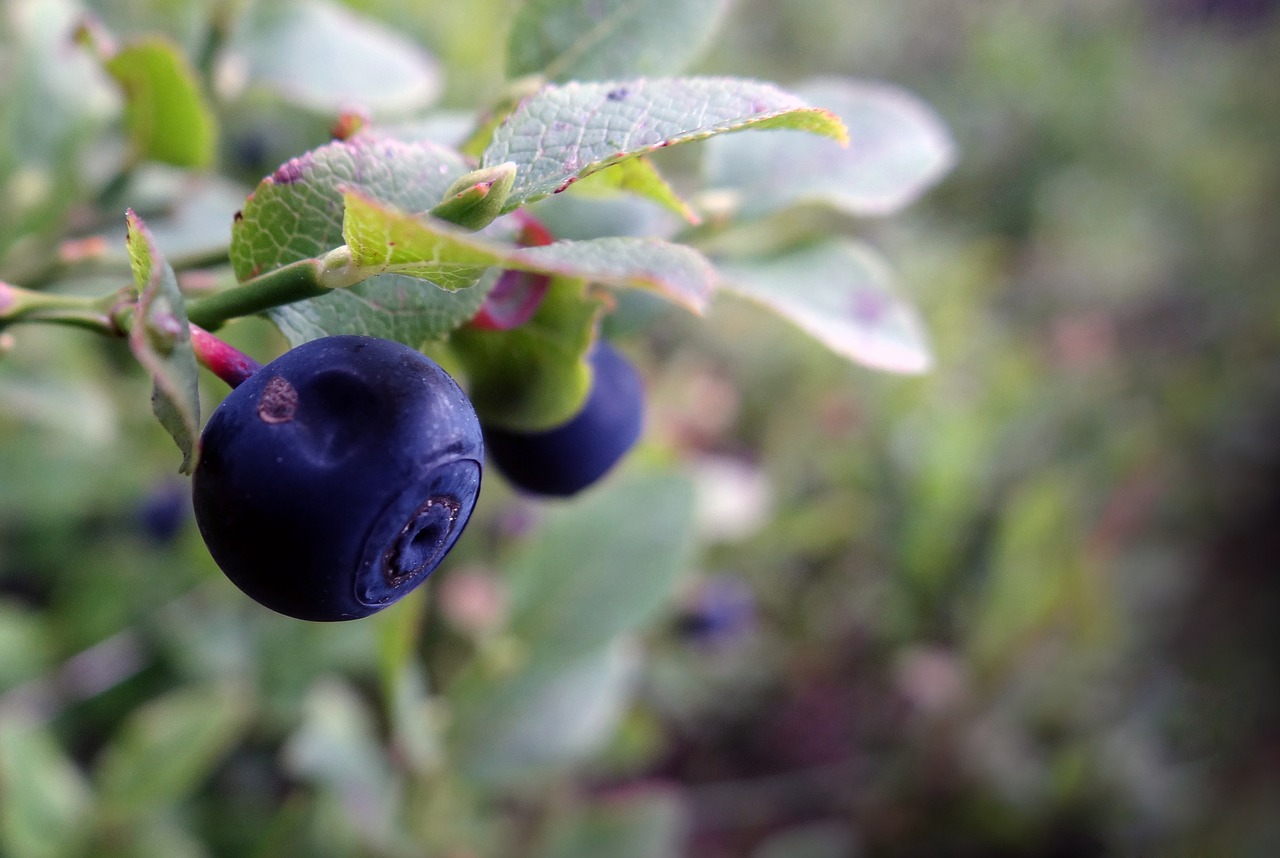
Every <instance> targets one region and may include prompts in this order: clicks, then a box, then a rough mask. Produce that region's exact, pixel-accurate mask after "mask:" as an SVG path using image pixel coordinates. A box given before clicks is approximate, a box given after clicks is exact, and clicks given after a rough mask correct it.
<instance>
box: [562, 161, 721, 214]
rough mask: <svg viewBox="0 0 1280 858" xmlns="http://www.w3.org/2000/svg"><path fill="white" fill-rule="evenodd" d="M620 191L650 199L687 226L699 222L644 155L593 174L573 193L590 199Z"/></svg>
mask: <svg viewBox="0 0 1280 858" xmlns="http://www.w3.org/2000/svg"><path fill="white" fill-rule="evenodd" d="M619 191H625V192H627V193H630V194H635V195H636V196H638V197H644V198H646V199H649V200H652V201H653V202H655V203H657V204H658V205H660V206H662V207H663V208H664V209H666V210H667V211H670V212H674V213H675V214H678V215H679V216H680V217H682V218H683V219H684V220H686V221H688V222H689V223H693V224H696V223H698V216H697V215H696V214H694V212H693V209H691V208H690V207H689V204H688V203H686V202H685V201H684V200H682V199H681V198H680V195H679V194H677V193H676V192H675V189H674V188H672V187H671V185H670V184H668V183H667V180H666V179H665V178H663V176H662V174H661V173H659V172H658V168H657V167H655V166H654V165H653V161H652V160H650V159H649V158H646V157H644V156H640V157H638V158H629V159H627V160H626V161H621V162H619V163H617V164H614V165H613V166H612V167H610V168H609V169H607V170H601V171H600V172H598V173H592V174H591V175H590V176H588V177H587V178H586V179H584V180H583V181H580V182H578V183H577V184H575V185H574V186H573V192H574V193H575V194H586V195H590V196H611V195H613V194H616V193H618V192H619Z"/></svg>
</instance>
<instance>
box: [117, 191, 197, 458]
mask: <svg viewBox="0 0 1280 858" xmlns="http://www.w3.org/2000/svg"><path fill="white" fill-rule="evenodd" d="M126 228H127V233H126V241H127V242H128V247H129V263H130V265H131V267H132V268H133V279H134V282H135V283H136V284H137V287H138V303H137V307H136V310H135V312H134V317H133V326H132V328H130V330H129V348H130V350H131V351H132V352H133V354H134V357H136V358H137V359H138V362H139V363H141V364H142V366H143V367H144V368H145V369H146V370H147V372H148V373H150V375H151V380H152V383H153V389H152V394H151V405H152V408H153V410H154V411H155V414H156V417H157V418H159V420H160V423H161V425H162V426H164V428H165V430H166V431H167V432H168V433H169V434H170V435H171V436H173V440H174V441H175V442H176V443H177V445H178V449H179V450H181V451H182V467H181V471H182V473H184V474H189V473H191V471H192V469H194V467H195V457H196V438H197V437H198V436H199V434H200V388H199V367H198V366H197V364H196V356H195V352H194V351H192V348H191V329H190V327H189V325H188V324H187V311H186V305H185V303H184V301H183V297H182V293H181V292H180V291H179V290H178V280H177V278H176V277H175V276H174V273H173V269H172V268H171V267H170V266H169V263H168V262H166V261H165V259H164V257H163V256H161V255H160V252H159V250H158V249H157V248H156V246H155V242H154V241H153V240H152V237H151V233H150V232H148V231H147V228H146V225H145V224H144V223H143V222H142V219H141V218H139V217H138V216H137V215H136V214H134V213H133V212H132V211H130V212H129V213H128V215H127V217H126Z"/></svg>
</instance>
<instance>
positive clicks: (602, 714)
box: [448, 642, 640, 783]
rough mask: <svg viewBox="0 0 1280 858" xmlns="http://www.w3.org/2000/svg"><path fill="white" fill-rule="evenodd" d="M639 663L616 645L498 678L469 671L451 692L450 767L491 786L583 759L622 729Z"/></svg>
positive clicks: (622, 646) (632, 653) (633, 654)
mask: <svg viewBox="0 0 1280 858" xmlns="http://www.w3.org/2000/svg"><path fill="white" fill-rule="evenodd" d="M639 668H640V663H639V659H638V657H637V653H636V652H635V650H634V649H633V648H632V647H630V646H627V645H625V643H623V642H617V643H615V644H613V645H612V646H606V647H602V648H597V649H595V650H592V651H589V652H586V653H581V654H578V655H577V657H576V658H572V659H569V660H567V661H564V662H555V663H547V662H536V663H532V664H529V665H527V666H526V668H525V669H524V670H522V671H520V672H518V673H517V674H515V675H513V676H503V677H501V678H500V679H497V680H496V681H495V680H494V679H491V678H487V677H481V676H480V675H479V674H471V675H469V676H468V677H466V679H465V680H464V681H463V682H461V683H460V684H459V686H458V687H457V688H455V689H454V691H453V693H452V694H451V695H450V701H451V703H452V704H453V705H452V709H451V715H452V718H451V724H452V727H453V729H452V730H451V731H450V733H449V736H448V742H449V744H448V747H449V751H450V755H451V759H452V762H453V764H454V765H455V766H456V767H457V768H458V770H459V771H461V772H462V773H463V774H464V775H466V776H468V777H470V778H473V779H476V780H479V781H482V782H489V783H492V782H504V781H512V780H523V779H528V778H530V777H533V776H538V775H543V774H545V773H546V772H547V770H548V769H551V768H554V767H557V766H566V765H571V764H573V763H578V762H581V761H582V760H583V759H585V758H586V757H588V756H590V755H591V754H593V753H596V752H598V751H599V750H600V749H601V748H602V746H603V745H604V744H605V743H606V742H607V741H608V739H609V737H610V736H611V735H612V734H613V732H614V730H616V729H617V724H618V721H619V719H620V718H621V717H622V714H623V712H624V711H625V707H626V703H627V700H628V699H629V698H630V696H631V693H632V690H633V688H634V686H635V682H636V680H637V678H638V674H639Z"/></svg>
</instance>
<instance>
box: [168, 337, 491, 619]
mask: <svg viewBox="0 0 1280 858" xmlns="http://www.w3.org/2000/svg"><path fill="white" fill-rule="evenodd" d="M483 458H484V444H483V440H482V437H481V434H480V426H479V422H478V421H477V419H476V416H475V411H474V410H473V409H472V407H471V403H470V401H469V400H468V399H467V398H466V396H465V395H464V394H463V392H462V390H461V389H460V388H459V387H458V385H457V384H456V383H455V382H454V381H453V379H452V378H450V377H449V375H448V374H446V373H445V371H444V370H442V369H441V368H440V367H439V366H437V365H436V364H435V362H434V361H432V360H430V359H429V358H427V357H425V356H424V355H422V354H420V353H419V352H417V351H415V350H413V349H411V348H409V347H408V346H404V345H401V344H400V343H395V342H391V341H388V340H381V339H376V338H373V337H357V336H336V337H326V338H324V339H319V340H313V341H312V342H308V343H305V344H303V345H301V346H298V347H297V348H295V349H293V350H292V351H289V352H287V353H286V354H284V355H282V356H281V357H279V358H277V359H276V360H275V361H272V362H271V363H269V364H267V365H266V366H264V367H263V368H262V369H260V370H258V371H257V372H255V373H254V374H253V375H252V376H250V377H249V378H248V379H246V380H245V381H243V382H242V383H241V384H240V385H239V386H238V387H236V388H235V389H234V390H233V391H232V392H231V393H230V394H229V395H228V396H227V398H226V399H225V400H224V401H223V402H222V404H221V405H219V406H218V408H217V409H216V410H215V411H214V412H213V414H212V415H211V416H210V418H209V422H208V424H207V425H206V426H205V429H204V432H203V434H202V436H201V458H200V462H199V465H198V466H197V467H196V471H195V475H194V480H193V496H194V502H195V504H194V505H195V513H196V522H197V524H198V525H199V527H200V532H201V535H203V537H204V540H205V544H206V545H207V546H208V548H209V552H210V554H212V555H213V559H214V560H215V561H216V562H217V564H218V566H219V567H220V568H221V569H222V571H223V572H224V573H225V574H226V575H227V577H228V578H230V579H231V581H232V582H233V583H235V584H236V586H238V587H239V588H240V589H241V590H243V591H244V592H245V593H246V594H248V595H249V596H251V597H252V598H254V599H255V600H257V601H258V602H260V603H262V604H263V605H266V606H267V607H268V608H271V609H272V610H275V611H278V612H280V613H282V614H287V615H289V616H292V617H297V618H299V619H304V620H348V619H355V618H358V617H364V616H368V615H369V614H372V613H375V612H376V611H380V610H382V609H383V608H385V607H387V606H388V605H391V604H392V603H394V602H396V601H397V600H399V599H400V598H402V597H404V596H405V595H407V594H408V593H409V592H410V591H411V590H413V589H414V588H415V587H416V586H417V585H418V584H420V583H421V582H422V581H423V580H424V579H425V578H426V577H427V575H429V574H430V573H431V572H432V571H433V570H434V569H435V568H436V566H438V565H439V563H440V562H441V560H442V559H443V558H444V556H445V555H446V554H447V553H448V552H449V550H450V549H451V548H452V547H453V545H454V543H455V542H456V541H457V539H458V537H459V536H460V535H461V533H462V531H463V528H465V527H466V524H467V520H468V519H469V518H470V516H471V511H472V509H473V508H474V506H475V502H476V498H477V496H478V494H479V490H480V478H481V471H482V462H483Z"/></svg>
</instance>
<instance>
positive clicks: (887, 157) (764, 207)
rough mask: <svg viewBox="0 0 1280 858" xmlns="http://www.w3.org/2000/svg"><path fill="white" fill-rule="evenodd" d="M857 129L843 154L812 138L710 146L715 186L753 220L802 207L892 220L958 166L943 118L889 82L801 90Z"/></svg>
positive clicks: (813, 84) (822, 83)
mask: <svg viewBox="0 0 1280 858" xmlns="http://www.w3.org/2000/svg"><path fill="white" fill-rule="evenodd" d="M796 92H797V93H798V94H799V95H801V96H802V97H804V98H805V99H806V100H807V101H809V102H810V103H811V104H819V105H822V106H823V107H826V108H829V109H830V110H831V111H832V112H833V113H835V114H836V115H837V116H839V117H840V119H841V120H843V121H844V124H845V127H847V128H848V129H849V145H848V146H847V147H844V148H841V147H840V146H837V145H835V144H834V143H833V142H831V141H829V140H822V139H820V138H815V137H813V136H812V135H807V134H796V133H782V134H771V135H742V136H738V137H724V138H721V139H717V140H713V141H711V142H710V143H709V144H708V147H707V181H708V185H709V186H710V187H712V188H715V189H722V190H730V191H733V192H734V193H735V194H736V196H737V202H738V205H739V207H740V210H741V212H742V213H743V214H745V215H747V216H756V215H760V214H766V213H768V212H771V211H777V210H779V209H784V208H787V207H790V206H793V205H796V204H799V203H808V202H814V203H822V204H825V205H830V206H833V207H835V208H838V209H841V210H844V211H848V212H850V213H852V214H857V215H884V214H890V213H892V212H895V211H897V210H899V209H901V208H903V207H904V206H906V205H908V204H910V203H911V202H913V201H914V200H915V199H916V198H917V197H919V196H920V195H921V194H922V193H924V191H926V190H927V189H928V188H930V187H932V186H933V184H934V183H935V182H937V181H938V180H939V179H940V178H942V176H943V175H945V174H946V173H947V171H948V170H950V169H951V167H952V165H953V164H954V163H955V157H956V155H955V144H954V143H953V142H952V139H951V134H950V132H949V131H948V130H947V128H946V126H945V125H944V124H943V122H942V120H941V119H940V118H939V117H938V115H937V114H936V113H935V112H934V110H933V109H932V108H931V107H929V105H927V104H925V103H924V102H922V101H921V100H920V99H919V98H917V97H916V96H914V95H912V94H911V93H909V92H906V91H904V90H901V89H898V88H897V87H893V86H889V85H887V84H882V83H868V82H864V81H857V80H850V79H841V78H826V79H820V80H815V81H810V82H809V83H807V84H805V85H803V86H799V87H797V88H796Z"/></svg>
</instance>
